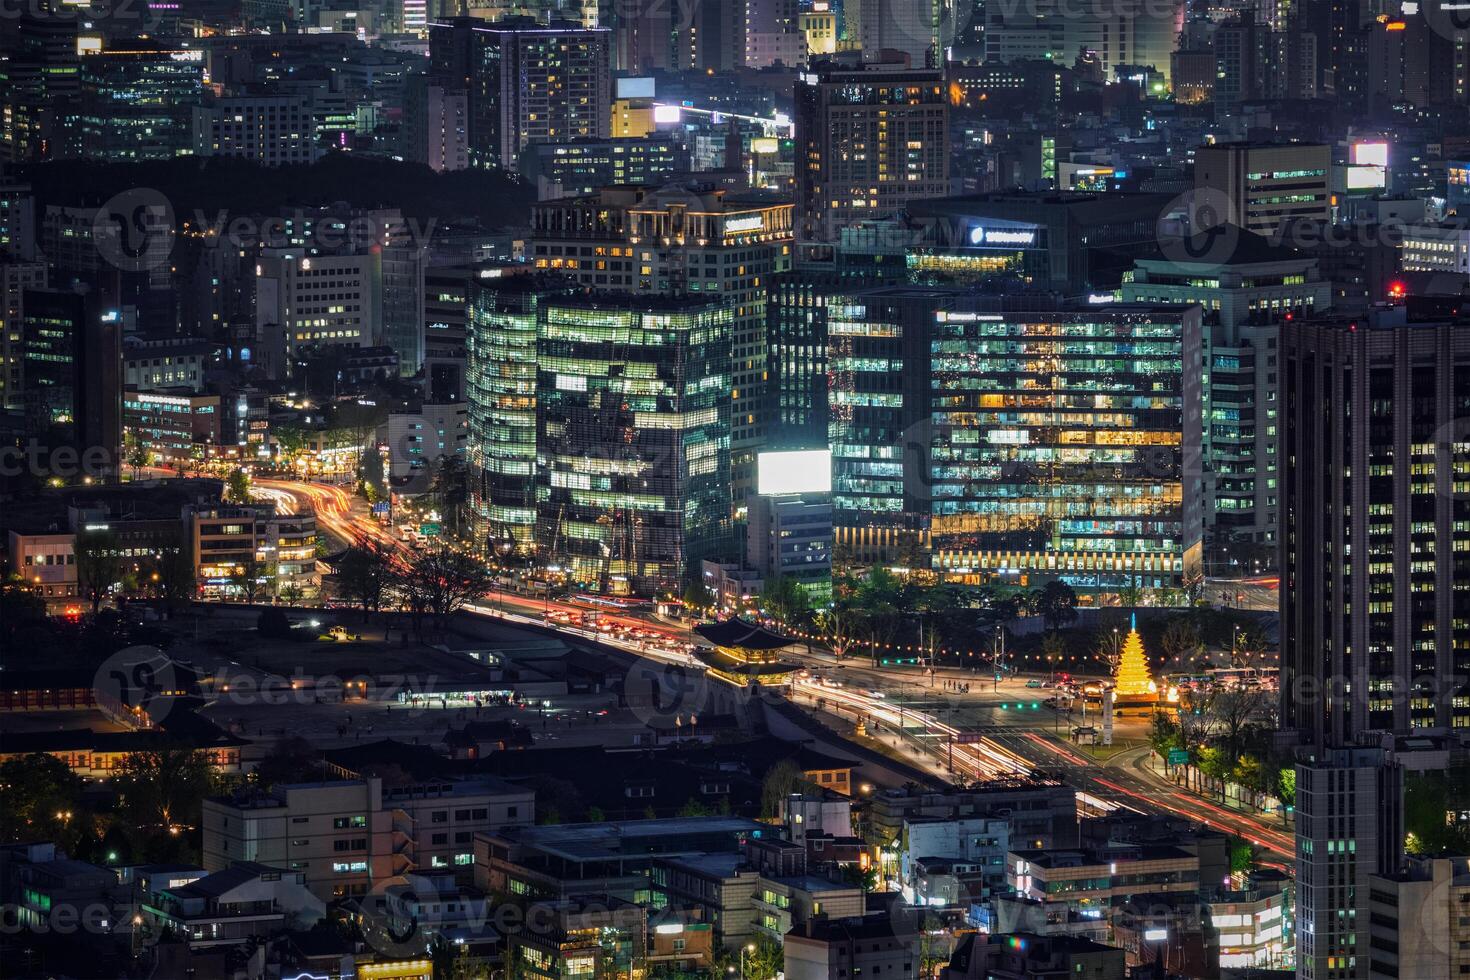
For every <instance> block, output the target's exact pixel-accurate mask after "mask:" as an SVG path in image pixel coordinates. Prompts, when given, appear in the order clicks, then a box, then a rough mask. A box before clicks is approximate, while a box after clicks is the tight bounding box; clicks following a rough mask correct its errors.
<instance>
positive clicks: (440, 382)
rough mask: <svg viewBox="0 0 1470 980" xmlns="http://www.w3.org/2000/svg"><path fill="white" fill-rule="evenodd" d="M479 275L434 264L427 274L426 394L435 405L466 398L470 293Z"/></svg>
mask: <svg viewBox="0 0 1470 980" xmlns="http://www.w3.org/2000/svg"><path fill="white" fill-rule="evenodd" d="M475 276H476V273H475V270H473V269H470V268H468V267H466V266H459V265H431V266H429V267H428V268H427V269H426V270H425V271H424V307H423V311H422V312H423V324H424V328H423V331H422V333H423V340H422V343H423V349H424V363H423V367H424V391H425V394H426V395H427V396H428V399H429V401H431V402H433V403H435V404H439V405H442V404H448V403H452V402H459V401H463V400H464V398H465V357H466V350H467V342H468V324H469V316H470V294H471V291H472V289H471V283H472V281H473V279H474V278H475Z"/></svg>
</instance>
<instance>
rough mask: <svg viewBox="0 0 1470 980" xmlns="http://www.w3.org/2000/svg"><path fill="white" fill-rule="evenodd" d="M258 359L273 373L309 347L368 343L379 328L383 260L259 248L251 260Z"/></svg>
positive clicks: (373, 254) (280, 373) (286, 368)
mask: <svg viewBox="0 0 1470 980" xmlns="http://www.w3.org/2000/svg"><path fill="white" fill-rule="evenodd" d="M256 262H257V264H256V275H255V326H256V337H257V341H256V346H257V348H258V351H257V363H259V364H261V365H262V366H263V367H264V368H265V369H266V371H267V372H268V373H269V374H270V375H271V376H272V377H275V378H284V377H285V376H286V375H287V374H289V373H291V371H292V370H293V369H292V367H291V362H292V361H294V360H295V358H296V355H297V353H298V352H299V351H300V350H301V349H302V348H304V347H309V346H318V345H321V346H346V347H368V346H371V345H372V344H374V343H376V342H377V340H378V338H379V336H380V335H381V332H382V327H383V315H382V305H381V304H382V296H383V263H382V254H381V252H379V251H378V250H376V249H372V250H368V251H366V252H365V253H364V254H362V255H306V254H303V250H302V249H276V248H272V249H264V250H262V253H261V255H260V257H259V258H258V259H257V260H256Z"/></svg>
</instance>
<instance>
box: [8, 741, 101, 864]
mask: <svg viewBox="0 0 1470 980" xmlns="http://www.w3.org/2000/svg"><path fill="white" fill-rule="evenodd" d="M81 792H82V781H81V779H80V778H79V777H78V776H77V775H76V773H74V772H72V771H71V769H70V768H68V767H67V765H66V763H65V762H62V761H61V760H60V759H58V758H56V757H55V756H50V755H44V754H42V753H39V752H37V753H33V754H31V755H24V756H20V757H18V758H14V759H7V760H6V761H5V762H3V763H0V837H3V838H4V840H5V841H6V842H11V841H22V840H45V839H47V838H52V839H54V838H56V837H57V836H59V835H60V831H61V829H62V826H63V825H64V824H65V823H66V822H67V819H68V818H66V817H64V816H63V817H58V816H57V814H66V813H73V812H75V811H76V809H77V801H78V800H79V799H80V798H81Z"/></svg>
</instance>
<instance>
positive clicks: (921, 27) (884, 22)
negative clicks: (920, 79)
mask: <svg viewBox="0 0 1470 980" xmlns="http://www.w3.org/2000/svg"><path fill="white" fill-rule="evenodd" d="M848 2H849V3H851V4H853V5H855V6H857V8H858V20H859V23H860V25H861V27H860V30H859V33H858V44H859V46H860V47H861V48H862V51H863V59H864V60H865V61H882V60H884V58H885V57H886V55H885V52H901V53H902V54H903V55H904V57H906V58H907V59H908V63H909V64H910V65H912V66H913V67H915V68H924V67H933V68H938V67H941V66H942V64H943V60H944V58H943V54H944V53H943V51H942V50H941V49H940V43H939V20H938V16H939V11H938V8H939V4H937V3H935V2H934V0H848Z"/></svg>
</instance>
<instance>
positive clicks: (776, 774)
mask: <svg viewBox="0 0 1470 980" xmlns="http://www.w3.org/2000/svg"><path fill="white" fill-rule="evenodd" d="M807 785H808V784H807V781H806V778H805V776H804V775H803V773H802V770H801V767H800V766H798V765H797V764H796V763H795V762H793V761H791V760H790V759H782V760H781V761H780V762H777V763H776V764H775V765H774V766H772V767H771V768H770V769H768V770H766V776H765V778H764V779H762V780H761V816H762V817H765V818H767V819H771V820H774V819H776V818H778V817H780V816H781V813H782V809H783V807H784V805H785V803H786V797H788V796H790V795H791V794H792V793H797V792H800V791H801V790H802V789H804V788H805V787H806V786H807Z"/></svg>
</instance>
